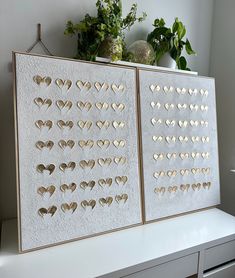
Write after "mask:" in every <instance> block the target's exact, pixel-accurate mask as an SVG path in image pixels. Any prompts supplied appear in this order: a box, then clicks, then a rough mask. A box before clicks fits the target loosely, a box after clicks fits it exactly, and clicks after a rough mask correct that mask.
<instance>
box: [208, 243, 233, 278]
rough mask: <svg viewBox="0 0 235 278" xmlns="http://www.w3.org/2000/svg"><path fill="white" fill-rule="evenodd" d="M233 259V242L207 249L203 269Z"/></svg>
mask: <svg viewBox="0 0 235 278" xmlns="http://www.w3.org/2000/svg"><path fill="white" fill-rule="evenodd" d="M233 259H235V240H233V241H230V242H227V243H225V244H221V245H217V246H215V247H212V248H209V249H207V250H206V251H205V264H204V269H205V270H207V269H210V268H212V267H215V266H217V265H220V264H223V263H226V262H229V261H231V260H233ZM234 277H235V275H234Z"/></svg>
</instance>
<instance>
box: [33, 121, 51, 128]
mask: <svg viewBox="0 0 235 278" xmlns="http://www.w3.org/2000/svg"><path fill="white" fill-rule="evenodd" d="M35 125H36V127H37V128H39V129H42V128H43V127H47V128H48V129H51V128H52V126H53V123H52V121H50V120H48V121H45V122H43V121H42V120H38V121H36V122H35Z"/></svg>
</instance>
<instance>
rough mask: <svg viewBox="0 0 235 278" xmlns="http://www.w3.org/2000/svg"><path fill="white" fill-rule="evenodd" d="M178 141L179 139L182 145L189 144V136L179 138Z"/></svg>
mask: <svg viewBox="0 0 235 278" xmlns="http://www.w3.org/2000/svg"><path fill="white" fill-rule="evenodd" d="M178 139H179V141H180V143H187V142H188V140H189V139H188V137H187V136H179V138H178Z"/></svg>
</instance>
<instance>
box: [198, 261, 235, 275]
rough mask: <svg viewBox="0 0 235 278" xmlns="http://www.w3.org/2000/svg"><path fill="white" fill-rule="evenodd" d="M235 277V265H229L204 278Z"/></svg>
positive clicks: (209, 273) (211, 272)
mask: <svg viewBox="0 0 235 278" xmlns="http://www.w3.org/2000/svg"><path fill="white" fill-rule="evenodd" d="M234 277H235V263H231V264H227V265H225V266H223V267H220V268H218V269H216V270H213V271H210V272H208V273H207V274H205V275H204V276H203V278H234Z"/></svg>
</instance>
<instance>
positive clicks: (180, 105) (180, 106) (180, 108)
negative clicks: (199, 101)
mask: <svg viewBox="0 0 235 278" xmlns="http://www.w3.org/2000/svg"><path fill="white" fill-rule="evenodd" d="M177 107H178V109H179V110H182V109H186V108H187V104H186V103H184V104H180V103H179V104H178V105H177Z"/></svg>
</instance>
